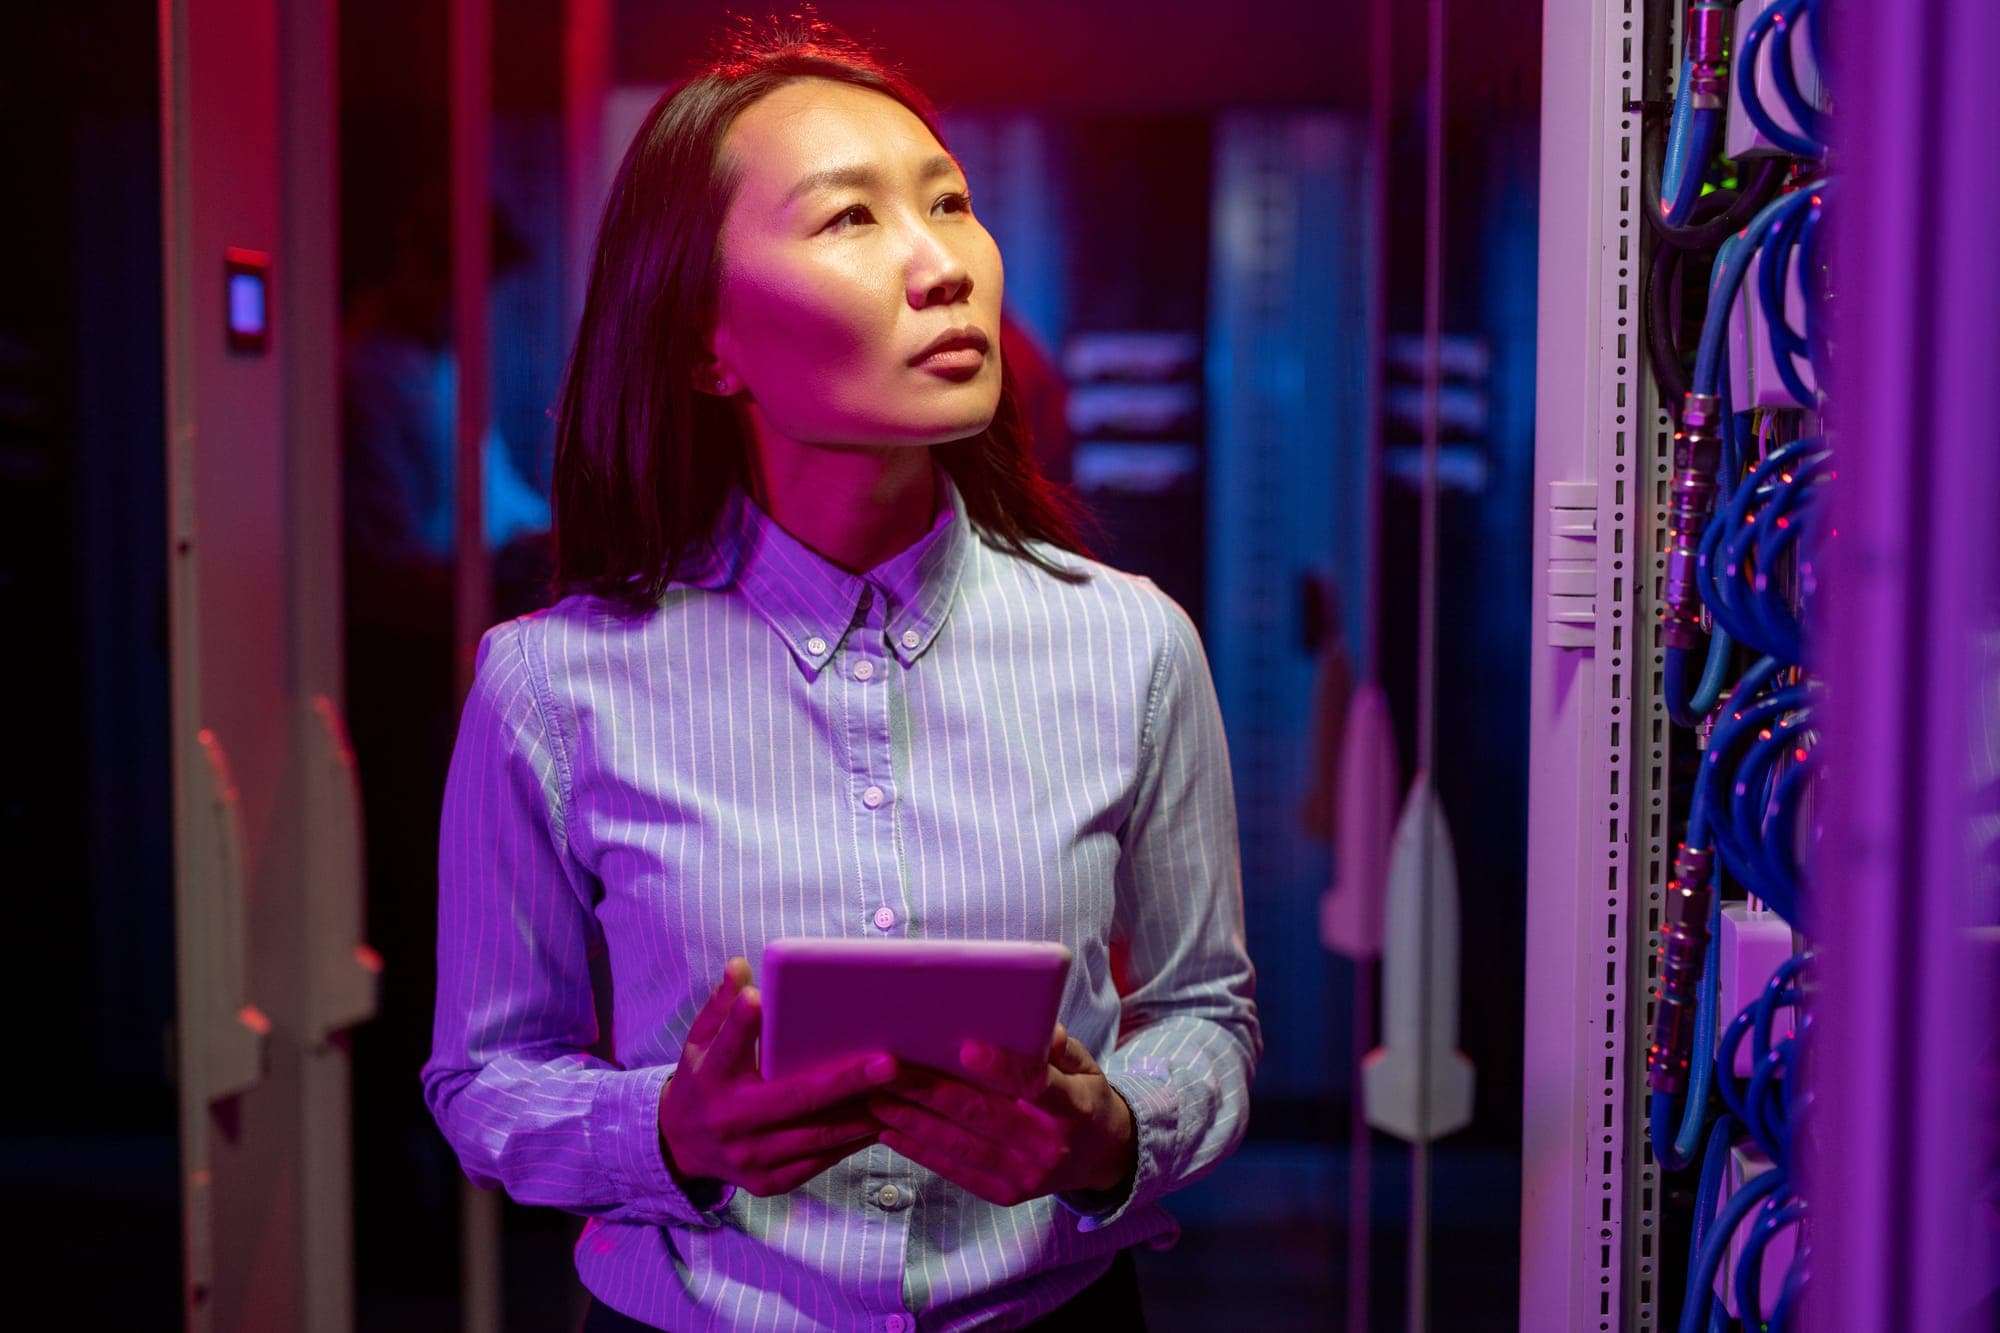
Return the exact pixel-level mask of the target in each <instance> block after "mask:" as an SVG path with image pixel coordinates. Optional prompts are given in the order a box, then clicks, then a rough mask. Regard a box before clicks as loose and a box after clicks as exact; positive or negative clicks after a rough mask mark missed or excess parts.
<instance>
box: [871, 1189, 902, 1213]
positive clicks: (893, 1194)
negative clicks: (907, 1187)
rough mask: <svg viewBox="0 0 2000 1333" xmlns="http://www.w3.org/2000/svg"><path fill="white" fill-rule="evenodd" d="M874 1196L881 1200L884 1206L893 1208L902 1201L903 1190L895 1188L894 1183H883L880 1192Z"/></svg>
mask: <svg viewBox="0 0 2000 1333" xmlns="http://www.w3.org/2000/svg"><path fill="white" fill-rule="evenodd" d="M875 1197H876V1198H877V1199H879V1200H881V1203H882V1206H883V1207H884V1208H894V1207H895V1206H896V1205H897V1204H899V1203H901V1202H902V1201H903V1191H901V1190H899V1189H897V1188H896V1187H895V1186H894V1185H884V1186H883V1187H882V1192H881V1193H880V1194H878V1195H876V1196H875Z"/></svg>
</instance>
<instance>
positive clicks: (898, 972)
mask: <svg viewBox="0 0 2000 1333" xmlns="http://www.w3.org/2000/svg"><path fill="white" fill-rule="evenodd" d="M1069 964H1070V952H1069V949H1068V948H1067V947H1065V946H1064V945H1061V944H1055V943H1050V942H1040V941H1025V942H1014V941H999V940H901V939H899V940H853V939H781V940H773V941H771V943H770V944H768V945H767V946H766V947H765V949H764V975H763V979H762V983H761V984H762V988H763V1001H764V1026H763V1036H762V1047H763V1050H762V1063H763V1069H764V1076H765V1077H766V1078H777V1077H781V1076H783V1075H786V1074H793V1073H798V1072H800V1071H802V1070H806V1069H811V1068H813V1067H814V1066H816V1065H822V1064H826V1063H828V1062H829V1061H832V1060H837V1059H839V1058H841V1057H843V1056H849V1055H858V1054H862V1053H867V1052H875V1051H887V1052H888V1053H889V1054H891V1055H894V1056H896V1057H897V1058H898V1059H901V1060H907V1061H911V1062H913V1063H916V1064H922V1065H928V1066H930V1067H932V1068H934V1069H942V1070H946V1071H953V1072H955V1071H957V1070H958V1069H959V1068H960V1067H961V1066H960V1064H959V1058H958V1053H959V1047H960V1046H961V1045H962V1044H963V1043H964V1042H965V1041H966V1040H967V1039H975V1040H979V1041H984V1042H989V1043H991V1044H992V1045H994V1046H997V1047H999V1048H1001V1049H1003V1050H1011V1051H1020V1052H1022V1053H1033V1052H1035V1051H1040V1050H1046V1049H1047V1047H1048V1044H1049V1038H1050V1037H1051V1036H1052V1035H1053V1034H1054V1032H1055V1025H1056V1014H1057V1011H1058V1009H1059V1007H1060V1005H1061V1003H1062V991H1063V982H1064V980H1065V979H1066V978H1067V977H1068V975H1069Z"/></svg>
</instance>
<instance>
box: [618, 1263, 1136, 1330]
mask: <svg viewBox="0 0 2000 1333" xmlns="http://www.w3.org/2000/svg"><path fill="white" fill-rule="evenodd" d="M1028 1327H1029V1328H1031V1329H1035V1330H1037V1331H1038V1333H1145V1328H1146V1316H1145V1315H1144V1314H1143V1313H1141V1311H1140V1309H1139V1267H1138V1265H1137V1264H1134V1263H1133V1262H1132V1251H1130V1250H1120V1251H1119V1252H1118V1257H1117V1258H1116V1259H1113V1260H1112V1261H1111V1267H1110V1269H1109V1270H1108V1271H1107V1272H1106V1273H1105V1274H1104V1276H1103V1277H1101V1278H1099V1279H1097V1281H1095V1282H1093V1283H1091V1284H1090V1285H1089V1286H1087V1287H1085V1288H1084V1289H1083V1290H1082V1291H1079V1292H1078V1293H1077V1294H1076V1295H1074V1296H1072V1297H1070V1298H1069V1300H1067V1301H1065V1302H1064V1303H1063V1304H1062V1305H1061V1306H1060V1307H1058V1308H1057V1309H1055V1310H1053V1311H1051V1312H1050V1313H1048V1314H1045V1315H1043V1316H1042V1317H1041V1318H1040V1319H1037V1320H1036V1321H1035V1322H1034V1323H1032V1324H1030V1325H1028ZM583 1333H657V1330H655V1329H654V1328H653V1326H652V1325H651V1324H642V1323H640V1322H639V1321H638V1320H636V1319H634V1318H632V1317H631V1316H630V1315H622V1314H619V1313H618V1312H617V1311H616V1310H614V1309H612V1308H611V1307H610V1306H608V1305H605V1304H603V1303H602V1302H600V1301H592V1302H591V1303H590V1316H589V1318H587V1319H585V1320H584V1321H583Z"/></svg>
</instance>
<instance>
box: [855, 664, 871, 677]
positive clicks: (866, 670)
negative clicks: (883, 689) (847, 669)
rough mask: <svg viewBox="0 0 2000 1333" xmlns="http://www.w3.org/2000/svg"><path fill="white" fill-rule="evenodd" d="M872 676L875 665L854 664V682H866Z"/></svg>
mask: <svg viewBox="0 0 2000 1333" xmlns="http://www.w3.org/2000/svg"><path fill="white" fill-rule="evenodd" d="M874 674H875V664H874V663H873V662H856V663H855V664H854V678H855V679H856V680H867V679H868V678H869V677H870V676H872V675H874Z"/></svg>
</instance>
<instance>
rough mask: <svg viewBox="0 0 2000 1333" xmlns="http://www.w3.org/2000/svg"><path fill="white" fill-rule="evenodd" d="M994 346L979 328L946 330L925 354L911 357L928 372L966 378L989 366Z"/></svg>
mask: <svg viewBox="0 0 2000 1333" xmlns="http://www.w3.org/2000/svg"><path fill="white" fill-rule="evenodd" d="M990 346H991V343H990V342H989V341H988V339H987V337H986V331H985V330H984V329H980V328H970V327H968V328H962V329H947V330H946V331H945V332H944V333H942V334H940V335H939V336H938V337H937V338H934V339H933V340H932V341H931V343H930V345H929V346H927V347H925V348H924V350H923V351H921V352H918V353H917V354H916V355H915V356H913V357H911V358H910V364H911V365H912V366H914V367H916V368H917V369H918V370H927V371H930V372H931V373H932V374H934V375H943V376H945V377H946V378H948V379H967V378H970V377H971V376H972V375H975V374H977V373H978V371H979V368H980V367H981V366H982V365H984V364H985V363H986V352H987V349H988V348H989V347H990Z"/></svg>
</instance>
